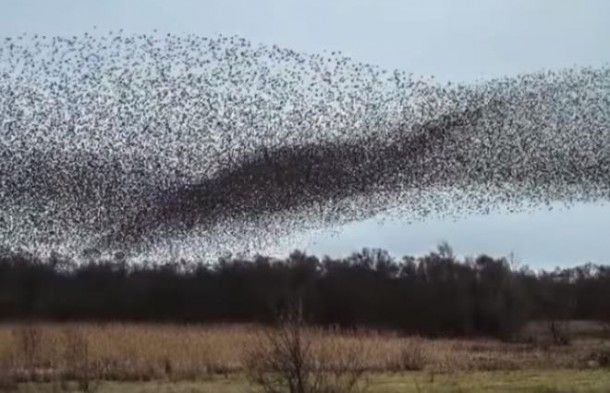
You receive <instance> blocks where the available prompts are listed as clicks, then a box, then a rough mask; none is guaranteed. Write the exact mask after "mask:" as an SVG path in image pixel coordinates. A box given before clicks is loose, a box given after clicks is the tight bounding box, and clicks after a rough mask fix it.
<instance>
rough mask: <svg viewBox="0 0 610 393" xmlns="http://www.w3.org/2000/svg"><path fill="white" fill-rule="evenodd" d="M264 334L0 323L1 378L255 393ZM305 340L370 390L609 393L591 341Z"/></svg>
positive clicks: (603, 359)
mask: <svg viewBox="0 0 610 393" xmlns="http://www.w3.org/2000/svg"><path fill="white" fill-rule="evenodd" d="M533 330H535V329H533ZM263 331H264V328H262V327H260V326H256V325H215V326H196V325H189V326H179V325H154V324H49V323H45V324H40V325H34V324H28V325H25V324H4V325H2V326H0V362H1V365H2V372H1V373H0V378H2V377H4V378H5V379H6V378H11V379H13V380H14V379H16V380H18V381H20V382H21V384H20V386H19V387H20V390H21V391H45V390H48V391H57V389H58V386H60V385H61V387H62V389H64V390H66V388H68V387H70V386H68V385H69V384H70V383H66V382H65V381H67V380H70V381H76V382H72V383H74V384H77V383H80V384H81V385H82V386H87V387H89V388H90V389H91V390H93V388H95V389H96V390H97V391H100V392H127V391H129V392H132V391H133V392H149V391H150V392H156V391H163V392H165V391H174V392H208V391H209V392H219V393H222V392H242V391H253V389H254V388H253V387H252V386H250V385H249V384H248V383H247V381H246V378H245V376H244V372H245V370H244V364H245V363H244V362H245V359H246V357H247V355H248V352H249V349H250V348H253V347H254V346H256V345H257V343H258V342H259V339H260V337H261V335H262V333H263ZM306 335H307V337H308V338H310V339H311V341H312V343H313V346H314V347H315V351H317V353H320V354H323V356H326V359H332V358H334V357H341V356H346V355H348V354H350V353H352V352H353V350H354V348H357V350H358V354H359V355H358V356H359V358H360V359H361V362H362V363H361V364H362V365H363V366H364V367H365V369H366V370H367V372H368V375H369V379H370V381H369V382H370V384H369V385H370V390H369V391H371V392H388V393H390V392H392V393H393V392H411V391H412V392H420V391H421V392H427V391H429V392H457V391H466V392H470V391H475V392H476V391H481V392H487V391H489V392H492V391H511V392H512V391H536V392H555V391H559V392H563V391H566V392H571V391H595V392H608V391H610V368H608V367H609V365H608V364H607V362H608V354H610V341H608V340H605V339H603V338H601V337H595V336H591V335H582V336H578V337H575V338H574V339H573V341H572V342H571V344H570V345H565V346H557V345H551V344H550V343H549V342H547V341H546V340H545V339H544V338H540V339H536V340H532V341H531V342H528V343H503V342H500V341H495V340H488V339H473V340H464V339H437V340H431V339H423V338H419V337H401V336H399V335H398V334H395V333H392V332H374V331H370V330H367V331H351V332H345V331H343V332H339V331H328V330H326V331H325V330H321V329H309V330H307V332H306ZM540 337H542V336H540ZM350 351H352V352H350ZM60 381H64V382H61V384H60ZM99 381H104V382H99ZM83 384H84V385H83Z"/></svg>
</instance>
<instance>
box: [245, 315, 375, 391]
mask: <svg viewBox="0 0 610 393" xmlns="http://www.w3.org/2000/svg"><path fill="white" fill-rule="evenodd" d="M313 344H314V343H313V340H312V338H311V336H310V335H308V334H307V332H306V331H305V326H304V323H303V320H302V317H301V312H300V309H299V310H298V311H297V312H294V311H289V312H288V313H286V314H285V315H284V316H282V317H280V318H278V321H277V326H276V327H275V328H274V329H269V330H267V331H266V332H265V333H264V334H263V336H261V337H260V338H259V340H258V341H257V343H256V345H255V346H254V348H251V350H250V351H249V353H248V355H247V357H246V360H245V365H246V370H247V376H248V379H249V380H250V382H251V383H253V384H254V385H256V386H258V387H259V388H260V389H261V391H262V392H264V393H355V392H362V391H364V390H366V385H367V384H366V372H365V371H366V370H365V368H364V367H363V366H362V364H361V360H360V357H359V356H358V349H357V348H353V350H351V351H347V352H343V353H341V352H337V351H333V353H332V354H330V353H329V352H328V351H323V350H320V349H316V348H315V347H314V345H313Z"/></svg>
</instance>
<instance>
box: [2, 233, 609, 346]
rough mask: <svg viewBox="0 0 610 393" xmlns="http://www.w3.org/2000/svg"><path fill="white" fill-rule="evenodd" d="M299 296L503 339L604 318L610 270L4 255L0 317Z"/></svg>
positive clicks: (158, 309) (129, 313)
mask: <svg viewBox="0 0 610 393" xmlns="http://www.w3.org/2000/svg"><path fill="white" fill-rule="evenodd" d="M295 300H298V301H299V302H300V303H301V304H302V308H303V314H304V317H305V318H306V319H307V321H308V322H310V323H312V324H319V325H324V326H328V325H338V326H342V327H356V326H365V327H374V328H391V329H398V330H400V331H404V332H408V333H417V334H421V335H427V336H469V335H472V336H474V335H487V336H494V337H501V338H505V339H509V338H512V337H514V336H515V334H517V333H518V332H519V331H520V329H521V328H522V327H523V325H524V324H525V323H526V322H527V321H530V320H539V319H540V320H565V319H594V320H603V321H608V322H610V267H608V266H600V265H592V264H587V265H584V266H580V267H576V268H570V269H563V270H560V269H557V270H555V271H547V272H534V271H532V270H530V269H528V268H516V267H514V266H511V264H510V263H509V261H508V260H507V259H505V258H492V257H490V256H487V255H481V256H479V257H477V258H467V259H465V260H459V259H458V258H456V257H455V256H454V255H453V253H452V252H451V249H450V248H449V247H448V246H447V245H442V246H440V247H439V249H438V250H437V251H435V252H432V253H430V254H429V255H426V256H423V257H419V258H414V257H408V256H406V257H403V258H401V259H400V260H397V259H395V258H393V257H392V256H391V255H390V254H388V253H387V252H385V251H383V250H377V249H364V250H362V251H361V252H358V253H354V254H352V255H351V256H349V257H347V258H340V259H334V258H330V257H324V258H322V259H319V258H317V257H315V256H311V255H306V254H304V253H302V252H299V251H295V252H294V253H292V254H291V255H290V256H289V257H288V258H287V259H283V260H278V259H273V258H269V257H264V256H258V257H255V258H253V259H243V258H221V259H220V260H219V261H218V262H217V263H214V264H209V263H203V262H201V263H186V262H184V261H180V262H167V263H143V264H128V263H127V262H125V261H124V260H123V259H121V258H116V259H113V260H102V259H100V258H99V257H96V256H95V255H93V256H91V257H90V259H89V261H88V262H87V263H81V264H76V263H75V262H73V261H71V260H69V259H66V258H62V257H60V256H58V255H55V254H54V255H53V256H52V257H50V258H48V259H45V260H41V259H38V258H35V257H33V256H32V255H29V254H27V253H11V252H7V251H4V252H2V253H1V256H0V319H2V320H55V321H65V320H89V321H157V322H170V321H171V322H200V323H208V322H261V323H269V322H272V321H273V320H274V317H275V315H276V313H277V312H278V311H279V310H281V309H282V308H283V307H286V305H287V304H293V303H292V302H294V301H295Z"/></svg>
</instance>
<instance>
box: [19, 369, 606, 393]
mask: <svg viewBox="0 0 610 393" xmlns="http://www.w3.org/2000/svg"><path fill="white" fill-rule="evenodd" d="M369 387H370V390H369V392H370V393H411V392H412V393H457V392H472V393H479V392H480V393H483V392H485V393H487V392H489V393H492V392H498V393H502V392H513V393H516V392H535V393H563V392H566V393H568V392H569V393H573V392H574V393H576V392H579V393H580V392H587V393H589V392H590V393H593V392H596V393H597V392H599V393H608V392H610V371H605V370H549V371H521V370H519V371H487V372H461V373H450V374H432V373H428V372H410V373H400V374H383V375H382V374H377V375H374V376H372V377H371V380H370V385H369ZM20 391H22V392H41V393H43V392H53V391H54V386H53V385H52V384H27V385H22V386H21V388H20ZM55 391H56V390H55ZM253 391H254V388H253V387H251V386H250V385H248V383H247V381H246V380H245V379H244V377H243V376H241V375H233V376H230V377H213V378H210V379H208V380H205V381H195V382H193V381H190V382H174V383H172V382H168V381H156V382H107V383H102V384H100V385H99V386H98V389H97V390H96V392H97V393H127V392H130V393H153V392H168V393H207V392H210V393H242V392H244V393H246V392H253Z"/></svg>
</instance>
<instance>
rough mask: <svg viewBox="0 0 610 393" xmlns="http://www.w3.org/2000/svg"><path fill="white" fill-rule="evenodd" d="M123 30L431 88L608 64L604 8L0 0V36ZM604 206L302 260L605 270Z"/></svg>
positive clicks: (351, 240) (368, 230) (382, 239)
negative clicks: (383, 73)
mask: <svg viewBox="0 0 610 393" xmlns="http://www.w3.org/2000/svg"><path fill="white" fill-rule="evenodd" d="M93 26H97V28H98V29H99V30H102V31H107V30H117V29H120V28H122V29H124V31H125V32H126V33H132V32H134V33H135V32H140V33H150V32H152V30H153V29H158V30H159V31H160V32H172V33H196V34H201V35H215V34H218V33H224V34H237V35H240V36H243V37H245V38H248V39H250V40H252V41H255V42H262V43H268V44H278V45H280V46H284V47H288V48H291V49H295V50H300V51H306V52H316V53H320V52H323V51H324V50H327V51H334V50H340V51H342V52H343V54H345V55H347V56H350V57H352V58H354V59H355V60H359V61H365V62H369V63H374V64H378V65H380V66H382V67H385V68H389V69H394V68H399V69H404V70H407V71H409V72H413V73H414V74H422V75H434V76H435V78H436V79H437V80H439V81H447V80H452V81H464V82H475V81H477V80H483V79H488V78H493V77H499V76H505V75H515V74H519V73H523V72H530V71H537V70H540V69H557V68H562V67H570V66H574V65H592V66H599V65H603V64H608V63H610V50H608V45H609V43H610V1H607V0H579V1H568V0H544V1H543V0H537V1H534V0H502V1H500V0H468V1H466V0H464V1H456V0H420V1H399V0H396V1H390V0H369V1H357V0H341V1H339V0H335V1H333V0H307V1H292V0H276V1H272V0H263V1H254V0H214V1H211V0H209V1H206V0H171V1H170V0H166V1H160V0H132V1H127V0H124V1H119V0H103V1H99V0H92V1H89V0H54V1H48V0H39V1H34V0H3V1H2V2H1V3H0V35H2V36H7V35H17V34H21V33H24V32H27V33H29V34H33V33H39V34H49V35H58V34H81V33H83V32H85V31H89V32H91V30H92V28H93ZM608 234H610V204H599V205H577V206H575V207H573V208H572V209H569V210H565V209H557V210H553V211H550V212H549V211H546V210H540V211H537V212H534V213H528V214H513V215H506V214H492V215H488V216H472V217H468V218H464V219H461V220H459V221H457V222H452V221H438V220H432V221H428V222H425V223H416V224H410V225H409V224H407V223H404V222H400V221H398V222H391V223H385V224H380V223H379V222H378V220H369V221H366V222H360V223H354V224H350V225H347V226H346V227H344V228H341V231H340V233H339V234H338V235H336V236H329V235H328V234H316V235H311V236H310V237H309V238H305V239H303V243H302V244H301V245H302V246H304V247H306V248H307V250H308V251H310V252H316V253H328V254H333V255H337V254H338V255H341V254H346V253H348V252H351V251H353V250H356V249H359V248H361V247H363V246H369V247H383V248H386V249H388V250H390V251H391V252H392V253H395V254H404V253H409V254H419V253H423V252H426V251H429V250H430V249H432V248H434V247H435V246H436V244H437V243H438V242H439V241H441V240H447V241H449V242H450V244H452V245H453V246H454V248H455V250H456V252H457V253H458V254H475V253H479V252H488V253H492V254H496V255H506V254H508V253H509V252H511V251H512V252H514V253H515V255H516V256H517V257H518V259H519V260H520V261H521V262H522V263H527V264H529V265H531V266H534V267H549V266H555V265H572V264H576V263H581V262H586V261H594V262H598V263H610V242H608V238H607V237H608Z"/></svg>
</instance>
